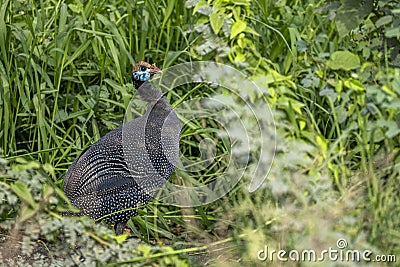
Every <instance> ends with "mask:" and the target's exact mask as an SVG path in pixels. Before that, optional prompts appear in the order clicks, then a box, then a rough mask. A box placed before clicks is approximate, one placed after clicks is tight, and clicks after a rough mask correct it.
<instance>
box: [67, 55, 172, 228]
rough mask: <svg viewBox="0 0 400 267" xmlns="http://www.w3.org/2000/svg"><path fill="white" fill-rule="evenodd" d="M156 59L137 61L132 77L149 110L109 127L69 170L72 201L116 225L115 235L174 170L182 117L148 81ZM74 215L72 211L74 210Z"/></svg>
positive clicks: (86, 212) (97, 218) (156, 71)
mask: <svg viewBox="0 0 400 267" xmlns="http://www.w3.org/2000/svg"><path fill="white" fill-rule="evenodd" d="M156 74H161V70H160V69H159V68H158V67H157V66H156V65H155V64H149V63H147V62H144V61H140V62H138V63H137V64H136V65H135V66H134V68H133V71H132V82H133V84H134V86H135V88H136V90H137V91H138V94H139V95H140V97H141V98H142V99H143V100H144V101H146V102H147V109H146V111H145V113H144V114H143V115H142V116H140V117H137V118H135V119H134V120H132V121H129V122H125V123H123V124H122V125H121V126H119V127H117V128H116V129H114V130H112V131H110V132H108V133H107V134H106V135H105V136H103V137H102V138H100V139H99V140H98V141H97V142H95V143H94V144H92V145H91V146H89V147H88V148H86V149H85V150H83V151H82V152H81V154H80V156H79V157H78V158H76V159H75V160H74V161H73V163H72V164H71V166H70V168H69V169H68V171H67V173H66V176H65V179H64V192H65V195H66V196H67V197H68V198H69V200H70V201H71V204H72V205H73V206H75V207H77V208H78V209H80V212H78V213H75V215H87V216H89V217H91V218H92V219H94V220H95V221H96V222H99V221H102V220H104V221H105V222H106V223H108V224H114V231H115V234H116V235H120V234H122V233H123V232H124V230H125V227H126V224H127V222H128V221H129V219H130V218H131V217H132V216H136V215H137V214H138V211H137V207H138V206H139V205H146V204H147V203H148V202H149V201H150V199H151V198H152V197H154V195H155V194H156V193H157V191H158V190H159V189H160V188H161V187H162V186H163V185H164V183H166V181H167V180H168V178H169V177H170V176H171V174H172V173H173V172H174V170H175V168H176V166H177V163H178V155H179V141H180V121H179V119H178V117H177V115H176V113H175V111H174V109H173V108H172V107H171V105H170V104H169V103H168V100H167V98H166V97H165V96H164V95H163V94H162V93H161V91H159V90H156V89H154V88H153V87H152V85H151V83H150V80H151V79H152V78H153V76H154V75H156ZM70 214H71V213H70Z"/></svg>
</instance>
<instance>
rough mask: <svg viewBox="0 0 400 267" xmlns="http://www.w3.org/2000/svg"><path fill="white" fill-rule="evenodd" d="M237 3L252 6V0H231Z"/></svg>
mask: <svg viewBox="0 0 400 267" xmlns="http://www.w3.org/2000/svg"><path fill="white" fill-rule="evenodd" d="M231 2H232V3H234V4H235V5H239V6H240V5H243V6H250V0H231Z"/></svg>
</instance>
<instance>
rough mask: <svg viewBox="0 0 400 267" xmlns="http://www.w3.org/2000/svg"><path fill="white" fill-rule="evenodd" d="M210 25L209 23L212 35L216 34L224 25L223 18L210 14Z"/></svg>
mask: <svg viewBox="0 0 400 267" xmlns="http://www.w3.org/2000/svg"><path fill="white" fill-rule="evenodd" d="M210 23H211V28H212V29H213V31H214V33H215V34H218V33H219V31H220V30H221V28H222V24H223V23H224V18H223V17H222V16H221V15H219V14H217V13H211V15H210Z"/></svg>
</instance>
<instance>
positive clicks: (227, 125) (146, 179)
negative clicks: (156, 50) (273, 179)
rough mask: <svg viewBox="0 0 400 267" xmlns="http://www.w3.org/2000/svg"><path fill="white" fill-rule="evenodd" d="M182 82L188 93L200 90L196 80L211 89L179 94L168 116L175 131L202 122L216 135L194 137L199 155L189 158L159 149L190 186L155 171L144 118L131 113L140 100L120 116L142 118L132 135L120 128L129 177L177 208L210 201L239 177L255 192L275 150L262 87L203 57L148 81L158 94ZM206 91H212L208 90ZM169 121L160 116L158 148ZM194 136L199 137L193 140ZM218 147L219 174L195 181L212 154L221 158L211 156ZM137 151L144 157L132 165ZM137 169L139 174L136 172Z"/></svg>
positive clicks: (169, 129)
mask: <svg viewBox="0 0 400 267" xmlns="http://www.w3.org/2000/svg"><path fill="white" fill-rule="evenodd" d="M187 84H189V85H190V86H189V89H188V90H189V92H190V90H193V89H192V88H197V86H199V88H201V85H202V84H203V85H205V84H206V85H207V86H208V87H209V88H211V89H212V90H207V94H204V95H203V96H202V97H200V98H191V97H188V96H186V97H185V94H186V93H189V92H183V96H181V97H182V98H181V100H180V102H179V103H178V104H175V105H174V108H173V113H174V114H172V115H171V116H173V117H175V114H176V116H177V117H178V118H179V120H180V124H181V129H184V127H185V126H187V125H191V124H192V125H193V122H202V124H203V125H204V122H205V121H207V123H206V125H210V124H213V125H218V127H211V126H205V128H208V130H209V131H213V134H214V135H213V136H215V137H216V138H207V137H205V136H206V135H202V134H197V135H196V137H197V140H196V142H198V150H199V151H200V154H201V156H200V157H199V158H197V159H195V160H193V158H192V157H191V158H188V157H186V156H185V155H183V154H180V155H179V158H177V154H178V153H179V151H176V148H175V150H173V151H172V152H171V151H169V150H168V149H165V150H164V149H163V153H164V155H163V156H164V159H165V158H166V159H168V162H169V163H170V164H172V165H174V166H175V167H176V168H177V172H178V175H179V172H181V173H182V176H184V177H188V176H194V179H193V181H191V182H192V183H191V184H193V185H188V184H190V183H188V184H186V185H177V184H174V183H172V182H170V181H168V180H165V179H164V177H163V176H162V173H161V174H160V173H158V171H157V170H156V166H154V164H153V163H152V160H151V158H150V157H151V156H150V155H149V151H148V149H147V147H146V144H145V139H146V125H148V122H147V121H145V122H143V120H146V117H145V116H143V117H138V116H140V114H137V107H139V108H140V105H139V106H137V105H138V103H140V101H141V100H140V98H136V99H135V98H134V99H132V101H131V103H130V105H129V107H128V109H127V110H128V112H127V114H126V116H125V123H129V121H132V120H133V119H136V118H137V119H139V120H142V121H141V122H140V123H139V122H138V123H137V124H136V128H140V129H136V131H135V135H136V136H132V134H131V131H130V128H129V127H124V128H123V130H122V142H123V149H124V157H125V160H126V162H127V165H128V168H129V169H130V171H131V173H132V176H133V177H134V178H135V181H136V182H137V184H138V185H139V186H141V187H142V189H143V190H144V191H147V192H148V191H151V190H154V191H157V194H155V193H154V194H151V195H152V196H153V197H155V198H157V199H158V200H159V201H162V202H164V203H168V204H171V205H175V206H180V207H193V206H199V205H203V204H208V203H211V202H213V201H215V200H217V199H219V198H221V197H223V196H224V195H226V194H227V193H228V192H229V191H230V190H232V189H233V188H234V186H235V185H236V184H237V183H238V182H239V181H240V179H242V178H243V177H246V181H248V187H247V189H248V191H249V192H253V191H255V190H257V189H258V188H259V187H260V186H261V184H262V183H263V182H264V181H265V179H266V177H267V175H268V173H269V171H270V168H271V165H272V161H273V159H274V155H275V148H276V144H275V122H274V120H273V115H272V112H271V109H270V107H269V106H268V103H267V102H266V101H265V99H264V94H265V90H264V91H263V90H261V89H260V88H259V87H258V86H257V85H256V84H255V83H254V82H252V81H251V80H249V79H248V78H247V77H246V75H245V74H243V73H242V72H240V71H239V70H237V69H235V68H233V67H230V66H227V65H223V64H218V63H215V62H208V61H200V62H190V63H184V64H179V65H175V66H172V67H170V68H167V69H163V70H162V74H161V75H159V76H158V77H154V78H153V79H152V81H151V86H152V89H155V90H158V91H161V92H162V94H163V95H166V94H167V93H168V92H169V91H171V90H172V93H176V92H175V91H174V90H175V89H176V88H177V87H179V86H181V88H182V86H185V85H187ZM142 86H143V85H142ZM198 90H200V89H198ZM210 91H212V92H213V93H212V94H209V92H210ZM180 92H182V90H181V91H180ZM200 95H202V94H200ZM135 105H136V106H135ZM142 107H143V105H142ZM151 107H152V105H151V104H150V105H149V108H148V110H147V111H146V114H150V113H151V112H152V110H151ZM170 121H171V120H168V117H167V118H166V119H165V122H164V126H163V129H162V130H161V134H160V137H159V139H160V140H161V143H162V147H163V148H164V147H166V148H168V147H170V145H171V138H170V136H169V135H171V132H174V134H175V133H176V132H175V131H176V129H173V128H175V125H172V124H171V123H169V122H170ZM150 124H151V123H150ZM200 125H201V124H200ZM164 128H165V130H164ZM179 130H180V129H179ZM195 130H197V131H199V130H202V129H195ZM205 130H206V131H207V129H205ZM199 138H202V140H198V139H199ZM218 142H219V144H218ZM221 146H223V147H224V149H225V151H226V153H225V154H224V155H222V156H223V157H225V159H226V160H224V164H225V165H224V166H222V168H221V169H223V172H222V173H220V174H219V175H218V177H214V178H213V180H212V181H211V182H209V183H206V184H201V183H198V182H197V180H196V177H195V176H196V175H197V174H198V173H199V171H203V170H206V169H207V168H209V167H211V168H212V166H213V164H215V163H216V162H217V160H218V157H219V158H221V155H218V154H217V151H218V149H217V147H221ZM137 155H140V157H141V158H143V157H144V158H145V159H146V157H147V159H146V160H141V162H142V164H143V165H141V166H137V164H135V159H136V156H137ZM190 156H192V155H190ZM153 157H154V156H153ZM138 173H141V175H137V174H138ZM188 174H192V175H188ZM136 177H137V178H136ZM160 181H162V183H161V182H160ZM161 185H162V186H161ZM158 187H159V188H160V189H159V188H158Z"/></svg>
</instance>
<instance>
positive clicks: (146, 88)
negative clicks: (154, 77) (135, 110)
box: [136, 81, 163, 102]
mask: <svg viewBox="0 0 400 267" xmlns="http://www.w3.org/2000/svg"><path fill="white" fill-rule="evenodd" d="M136 88H137V90H138V93H139V95H140V97H141V98H142V99H143V100H144V101H146V102H156V101H158V100H160V99H161V98H163V95H162V93H161V92H160V91H158V90H155V89H153V88H152V86H151V83H150V82H148V81H146V82H144V83H140V85H139V87H136Z"/></svg>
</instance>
